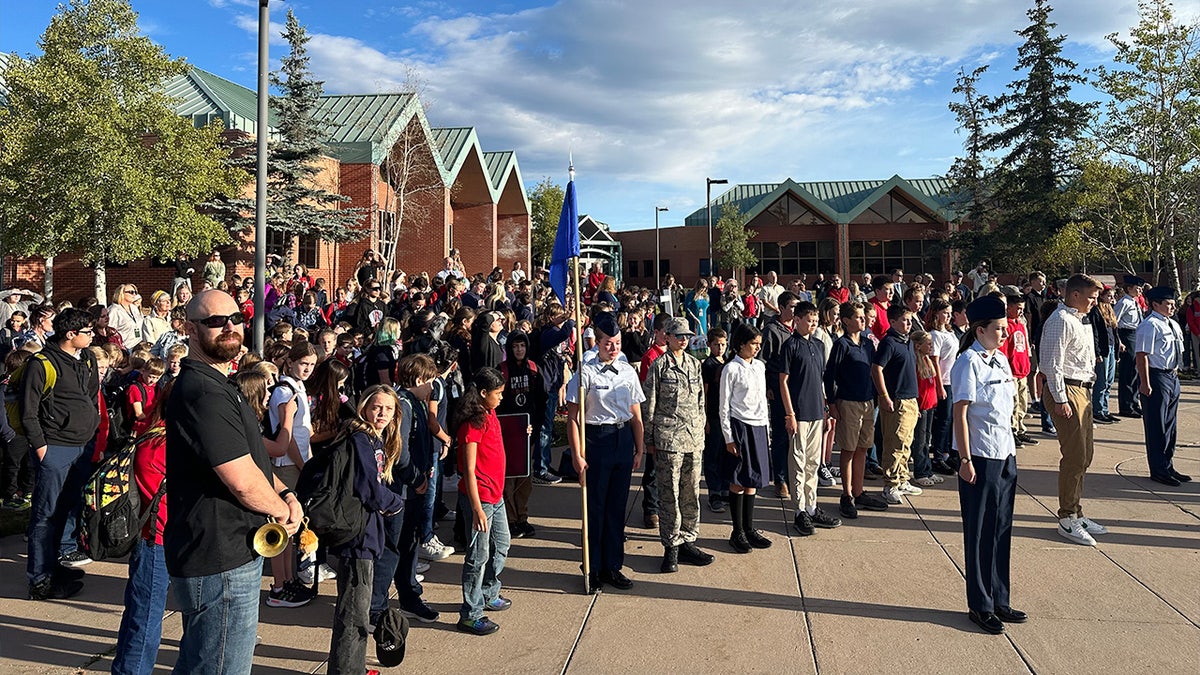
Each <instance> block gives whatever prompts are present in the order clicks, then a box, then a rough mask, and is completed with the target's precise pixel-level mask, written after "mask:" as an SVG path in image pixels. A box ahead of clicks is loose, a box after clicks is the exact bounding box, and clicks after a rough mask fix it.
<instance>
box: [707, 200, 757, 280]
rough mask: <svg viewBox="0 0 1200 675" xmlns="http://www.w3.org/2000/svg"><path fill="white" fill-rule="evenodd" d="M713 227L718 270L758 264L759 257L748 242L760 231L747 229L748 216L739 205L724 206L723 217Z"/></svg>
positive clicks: (714, 252) (714, 251)
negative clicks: (739, 208)
mask: <svg viewBox="0 0 1200 675" xmlns="http://www.w3.org/2000/svg"><path fill="white" fill-rule="evenodd" d="M713 229H714V231H715V234H714V240H713V257H714V258H716V262H717V268H716V269H717V270H719V269H721V268H738V267H742V268H745V267H754V266H755V265H757V264H758V257H757V256H755V255H754V252H753V251H751V250H750V246H748V242H749V241H750V240H751V239H753V238H754V236H755V235H757V234H758V233H757V232H755V231H754V230H748V229H746V217H745V215H743V214H742V212H741V211H740V210H738V207H736V206H734V205H733V204H731V203H730V204H725V205H724V206H722V207H721V217H720V218H718V219H717V222H716V224H715V225H713ZM715 272H716V270H714V273H715Z"/></svg>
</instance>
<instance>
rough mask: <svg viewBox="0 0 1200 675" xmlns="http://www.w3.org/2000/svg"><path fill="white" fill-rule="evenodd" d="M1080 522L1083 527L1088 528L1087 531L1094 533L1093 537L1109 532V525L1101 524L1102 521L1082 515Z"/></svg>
mask: <svg viewBox="0 0 1200 675" xmlns="http://www.w3.org/2000/svg"><path fill="white" fill-rule="evenodd" d="M1079 524H1080V525H1082V526H1083V529H1085V530H1087V533H1088V534H1090V535H1092V536H1093V537H1095V536H1096V535H1098V534H1108V528H1107V527H1105V526H1103V525H1101V524H1100V523H1097V522H1096V521H1094V520H1092V519H1090V518H1085V517H1083V516H1080V517H1079Z"/></svg>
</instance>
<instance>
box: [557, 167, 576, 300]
mask: <svg viewBox="0 0 1200 675" xmlns="http://www.w3.org/2000/svg"><path fill="white" fill-rule="evenodd" d="M577 257H579V206H578V205H577V204H576V203H575V181H573V180H571V181H568V182H567V192H566V194H565V195H564V196H563V206H562V215H560V216H559V217H558V234H556V235H554V253H553V254H552V255H551V256H550V288H553V289H554V294H555V295H557V296H558V300H559V302H561V303H563V304H564V305H565V304H567V274H568V264H567V263H568V261H569V260H570V259H571V258H577Z"/></svg>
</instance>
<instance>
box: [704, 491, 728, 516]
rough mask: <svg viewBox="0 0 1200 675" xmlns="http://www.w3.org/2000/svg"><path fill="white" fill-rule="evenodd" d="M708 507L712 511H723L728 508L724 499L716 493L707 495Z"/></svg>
mask: <svg viewBox="0 0 1200 675" xmlns="http://www.w3.org/2000/svg"><path fill="white" fill-rule="evenodd" d="M708 509H709V510H710V511H712V512H713V513H725V511H727V510H728V509H727V508H726V506H725V500H724V499H722V498H721V497H719V496H717V495H709V497H708Z"/></svg>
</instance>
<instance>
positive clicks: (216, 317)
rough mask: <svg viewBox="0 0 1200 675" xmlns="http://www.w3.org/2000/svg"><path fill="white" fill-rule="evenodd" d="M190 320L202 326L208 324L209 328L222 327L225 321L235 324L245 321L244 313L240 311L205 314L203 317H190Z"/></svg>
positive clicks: (238, 324)
mask: <svg viewBox="0 0 1200 675" xmlns="http://www.w3.org/2000/svg"><path fill="white" fill-rule="evenodd" d="M192 321H195V322H196V323H198V324H201V325H204V326H208V327H209V328H223V327H224V326H225V323H226V322H228V323H232V324H233V325H235V326H240V325H242V324H243V323H245V322H246V315H245V314H242V313H241V312H234V313H233V314H213V315H212V316H206V317H204V318H203V319H192Z"/></svg>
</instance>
